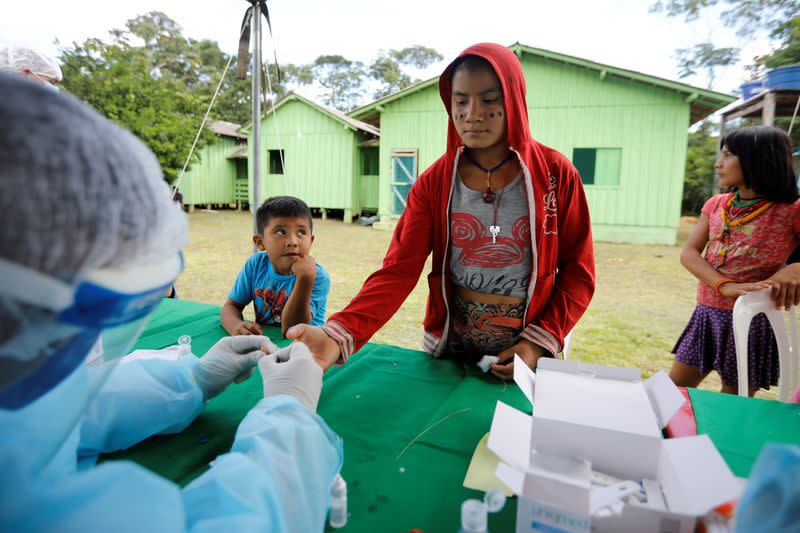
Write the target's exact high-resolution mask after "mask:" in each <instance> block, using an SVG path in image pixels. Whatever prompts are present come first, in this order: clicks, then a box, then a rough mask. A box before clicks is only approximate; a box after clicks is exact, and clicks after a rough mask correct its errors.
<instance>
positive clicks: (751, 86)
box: [739, 80, 764, 100]
mask: <svg viewBox="0 0 800 533" xmlns="http://www.w3.org/2000/svg"><path fill="white" fill-rule="evenodd" d="M739 88H740V89H741V90H742V100H749V99H751V98H752V97H754V96H755V95H757V94H759V93H760V92H761V91H763V90H764V80H754V81H748V82H747V83H743V84H741V85H740V86H739Z"/></svg>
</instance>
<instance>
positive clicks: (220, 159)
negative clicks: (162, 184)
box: [180, 135, 236, 205]
mask: <svg viewBox="0 0 800 533" xmlns="http://www.w3.org/2000/svg"><path fill="white" fill-rule="evenodd" d="M235 150H236V141H235V140H234V139H233V138H231V137H225V136H222V135H217V136H216V141H215V142H212V143H210V144H207V145H206V146H204V147H203V148H202V149H200V151H199V152H198V156H199V159H198V160H197V161H195V162H194V163H193V164H192V166H191V168H190V169H189V170H187V171H186V174H184V176H183V179H182V180H181V184H180V189H181V193H183V203H184V205H195V204H229V203H232V202H234V201H235V197H234V180H235V179H236V163H235V161H234V160H232V159H228V156H229V155H231V154H232V153H233V152H234V151H235Z"/></svg>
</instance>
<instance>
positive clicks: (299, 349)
mask: <svg viewBox="0 0 800 533" xmlns="http://www.w3.org/2000/svg"><path fill="white" fill-rule="evenodd" d="M258 370H259V371H260V372H261V377H262V379H263V380H264V398H269V397H270V396H278V395H280V394H288V395H289V396H292V397H294V398H296V399H297V400H299V401H300V403H302V404H303V405H305V406H306V407H307V408H308V409H309V410H311V411H315V412H316V410H317V402H319V393H320V391H321V390H322V367H320V366H319V365H318V364H317V362H316V361H315V360H314V356H313V355H311V352H310V351H309V350H308V347H307V346H306V345H305V344H303V343H302V342H295V343H293V344H291V345H289V346H287V347H286V348H281V349H280V350H278V351H277V352H275V353H270V354H269V355H267V356H265V357H263V358H262V359H261V360H260V361H259V362H258Z"/></svg>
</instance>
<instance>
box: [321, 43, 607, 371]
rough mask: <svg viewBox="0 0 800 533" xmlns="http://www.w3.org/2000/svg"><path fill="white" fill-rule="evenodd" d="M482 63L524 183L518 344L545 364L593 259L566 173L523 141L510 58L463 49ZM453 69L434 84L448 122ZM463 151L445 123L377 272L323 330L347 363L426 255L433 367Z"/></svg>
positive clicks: (545, 152)
mask: <svg viewBox="0 0 800 533" xmlns="http://www.w3.org/2000/svg"><path fill="white" fill-rule="evenodd" d="M467 54H471V55H477V56H480V57H482V58H484V59H486V60H487V61H488V62H489V63H490V64H491V65H492V67H493V68H494V71H495V73H496V74H497V77H498V78H499V80H500V85H501V87H502V90H503V94H504V97H505V111H506V118H507V125H508V128H507V131H508V142H509V145H510V147H511V149H512V150H513V151H514V152H515V153H516V155H517V157H518V158H519V162H520V166H521V167H522V170H523V173H524V175H525V185H526V191H527V195H528V210H529V215H530V220H531V221H532V226H531V232H530V234H531V250H532V261H531V276H530V285H529V287H528V297H527V301H526V311H525V327H524V329H523V331H522V334H521V336H522V338H524V339H527V340H529V341H531V342H533V343H535V344H538V345H540V346H542V347H544V348H545V349H546V350H547V351H549V352H550V353H552V354H556V353H558V352H560V351H561V347H562V344H563V341H564V337H565V336H566V335H567V333H569V331H570V330H572V328H573V326H574V325H575V323H576V322H577V321H578V319H579V318H580V317H581V315H583V313H584V311H585V310H586V307H587V306H588V305H589V301H590V300H591V298H592V294H593V293H594V279H595V278H594V250H593V248H592V232H591V224H590V222H589V208H588V206H587V204H586V196H585V195H584V191H583V186H582V184H581V180H580V177H579V175H578V172H577V171H576V170H575V167H574V166H572V163H570V161H569V160H568V159H567V158H566V157H564V156H563V155H562V154H560V153H559V152H557V151H555V150H553V149H552V148H549V147H547V146H545V145H543V144H541V143H539V142H537V141H535V140H533V138H532V137H531V133H530V127H529V125H528V124H529V122H528V108H527V106H526V104H525V77H524V74H523V71H522V65H521V64H520V62H519V60H518V59H517V56H515V55H514V53H513V52H511V51H510V50H509V49H508V48H506V47H504V46H501V45H498V44H491V43H483V44H477V45H474V46H471V47H469V48H467V49H466V50H464V51H463V52H462V53H461V56H464V55H467ZM452 70H453V63H451V64H450V65H449V66H448V67H447V68H446V69H445V70H444V72H443V73H442V75H441V76H440V77H439V94H440V95H441V97H442V101H443V102H444V106H445V109H447V112H448V116H449V114H450V101H451V99H450V91H451V88H450V81H451V77H452ZM463 146H464V142H463V141H462V140H461V138H460V137H459V135H458V132H457V131H456V128H455V125H454V124H453V120H452V118H450V119H449V120H448V128H447V151H446V152H445V154H444V155H443V156H442V157H440V158H439V159H438V160H437V161H436V162H434V163H433V164H432V165H431V166H430V167H429V168H428V169H427V170H426V171H425V172H424V173H423V174H422V175H421V176H420V177H419V178H418V179H417V181H416V182H415V183H414V185H413V186H412V187H411V190H410V191H409V193H408V198H407V205H406V208H405V210H404V211H403V215H402V216H401V217H400V219H399V220H398V222H397V227H396V228H395V231H394V235H393V237H392V242H391V244H390V245H389V251H388V252H387V253H386V257H385V258H384V259H383V266H382V267H381V268H380V269H379V270H377V271H376V272H374V273H373V274H372V275H371V276H370V277H369V278H367V281H366V282H365V283H364V286H363V287H362V288H361V290H360V291H359V293H358V294H357V295H356V296H355V297H354V298H353V299H352V300H351V301H350V303H349V304H348V305H347V307H345V309H344V310H342V311H340V312H338V313H336V314H334V315H332V316H331V317H330V319H329V320H328V322H327V323H326V325H325V326H324V328H325V331H326V333H327V334H328V335H329V336H331V337H332V338H333V339H335V340H336V341H337V342H338V343H339V346H340V348H341V352H342V357H343V359H344V360H346V359H347V357H349V356H350V355H351V354H352V353H353V352H355V351H356V350H358V349H359V348H361V346H363V345H364V343H366V342H367V341H368V340H369V339H370V337H372V335H373V334H374V333H375V332H376V331H377V330H378V329H380V328H381V326H383V325H384V324H385V323H386V322H387V321H388V320H389V319H390V318H391V317H392V315H394V313H395V312H396V311H397V309H398V308H399V307H400V305H402V303H403V302H404V301H405V299H406V297H407V296H408V295H409V293H410V292H411V291H412V290H413V289H414V287H415V286H416V283H417V280H418V279H419V276H420V274H421V273H422V269H423V267H424V265H425V260H426V259H427V257H428V254H430V253H431V252H433V267H432V269H431V272H430V274H428V289H429V293H428V304H427V308H426V310H425V320H424V321H423V327H424V329H425V336H424V339H423V348H424V349H425V350H426V351H428V352H430V353H432V354H433V355H434V357H438V356H440V355H441V354H442V352H443V350H444V348H445V346H446V344H447V332H448V328H449V321H450V295H451V292H452V284H451V281H450V251H449V250H450V241H449V236H450V200H451V197H452V194H453V188H454V185H455V179H457V177H456V169H457V168H458V158H459V157H460V155H461V152H462V151H463V148H462V147H463Z"/></svg>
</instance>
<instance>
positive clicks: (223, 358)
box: [192, 335, 278, 400]
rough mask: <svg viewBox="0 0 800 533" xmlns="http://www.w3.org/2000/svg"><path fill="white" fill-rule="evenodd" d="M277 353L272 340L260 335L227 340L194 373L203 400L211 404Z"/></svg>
mask: <svg viewBox="0 0 800 533" xmlns="http://www.w3.org/2000/svg"><path fill="white" fill-rule="evenodd" d="M277 350H278V347H277V346H276V345H275V344H274V343H273V342H272V341H271V340H269V339H268V338H267V337H263V336H261V335H238V336H235V337H225V338H223V339H220V340H219V341H217V343H216V344H215V345H214V346H212V347H211V349H210V350H208V352H206V354H205V355H204V356H203V357H201V358H200V363H199V364H198V365H197V366H195V367H194V368H193V369H192V373H193V374H194V379H195V381H197V385H198V386H199V387H200V390H202V391H203V397H204V398H205V399H206V400H210V399H211V398H213V397H214V396H216V395H218V394H219V393H221V392H222V391H224V390H225V389H226V388H227V387H228V385H230V384H231V383H233V382H236V383H241V382H242V381H245V380H246V379H247V378H249V377H250V376H252V375H253V369H255V366H256V365H257V364H258V360H259V359H261V358H262V357H263V356H264V355H265V354H266V353H273V352H275V351H277Z"/></svg>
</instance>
